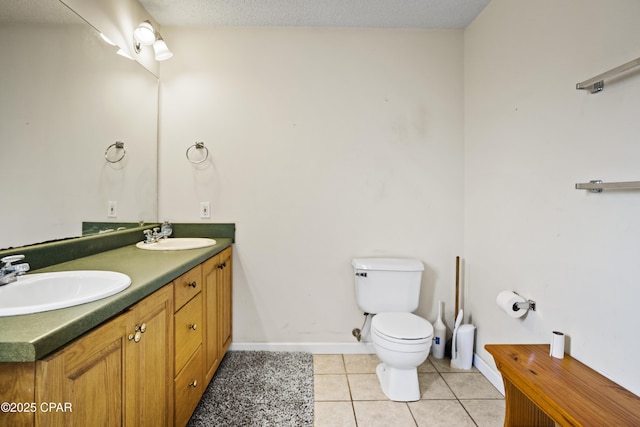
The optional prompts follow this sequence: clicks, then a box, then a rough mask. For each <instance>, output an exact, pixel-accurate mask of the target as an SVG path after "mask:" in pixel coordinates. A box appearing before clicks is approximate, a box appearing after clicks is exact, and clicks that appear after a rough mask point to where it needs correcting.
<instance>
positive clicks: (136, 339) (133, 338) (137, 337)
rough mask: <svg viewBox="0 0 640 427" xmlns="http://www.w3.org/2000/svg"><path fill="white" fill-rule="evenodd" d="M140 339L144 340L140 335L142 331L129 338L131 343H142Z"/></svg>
mask: <svg viewBox="0 0 640 427" xmlns="http://www.w3.org/2000/svg"><path fill="white" fill-rule="evenodd" d="M140 338H142V334H140V331H136V333H135V334H129V336H128V337H127V339H128V340H129V341H134V342H140Z"/></svg>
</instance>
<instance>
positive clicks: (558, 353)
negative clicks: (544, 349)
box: [549, 331, 564, 359]
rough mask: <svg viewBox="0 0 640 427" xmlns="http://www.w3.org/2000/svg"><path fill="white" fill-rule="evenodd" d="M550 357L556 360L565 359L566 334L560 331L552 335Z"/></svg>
mask: <svg viewBox="0 0 640 427" xmlns="http://www.w3.org/2000/svg"><path fill="white" fill-rule="evenodd" d="M549 356H551V357H555V358H556V359H564V334H563V333H562V332H560V331H553V333H552V334H551V348H550V349H549Z"/></svg>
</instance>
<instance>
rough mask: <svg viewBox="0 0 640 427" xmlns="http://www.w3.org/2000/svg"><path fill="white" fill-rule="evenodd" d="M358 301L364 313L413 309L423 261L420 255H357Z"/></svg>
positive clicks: (354, 263) (353, 262) (416, 298)
mask: <svg viewBox="0 0 640 427" xmlns="http://www.w3.org/2000/svg"><path fill="white" fill-rule="evenodd" d="M351 265H352V266H353V269H354V273H355V276H354V278H355V288H356V302H357V303H358V306H359V307H360V309H361V310H362V311H363V312H365V313H384V312H388V311H402V312H409V313H410V312H413V311H415V310H416V309H417V308H418V302H419V300H420V282H421V280H422V272H423V271H424V265H423V264H422V261H420V260H419V259H406V258H355V259H354V260H353V261H352V262H351Z"/></svg>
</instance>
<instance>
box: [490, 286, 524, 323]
mask: <svg viewBox="0 0 640 427" xmlns="http://www.w3.org/2000/svg"><path fill="white" fill-rule="evenodd" d="M518 302H527V300H526V299H524V298H522V297H521V296H520V295H518V294H516V293H514V292H512V291H502V292H500V293H499V294H498V297H497V298H496V303H497V304H498V307H500V308H501V309H502V311H504V312H505V313H507V314H508V315H509V316H511V317H513V318H518V317H522V316H524V315H525V313H526V312H527V310H525V309H522V308H521V309H519V310H514V307H513V305H514V304H515V303H518Z"/></svg>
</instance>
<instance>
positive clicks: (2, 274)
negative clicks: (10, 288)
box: [0, 255, 30, 286]
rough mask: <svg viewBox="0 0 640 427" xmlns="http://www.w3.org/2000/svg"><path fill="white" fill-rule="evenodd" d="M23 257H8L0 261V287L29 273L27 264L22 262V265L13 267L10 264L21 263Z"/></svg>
mask: <svg viewBox="0 0 640 427" xmlns="http://www.w3.org/2000/svg"><path fill="white" fill-rule="evenodd" d="M23 259H24V255H10V256H6V257H4V258H2V259H0V262H2V264H3V265H2V267H0V286H3V285H6V284H8V283H11V282H15V281H16V280H18V276H21V275H23V274H24V273H26V272H27V271H29V268H30V267H29V264H27V263H26V262H23V263H22V264H16V265H13V264H12V263H14V262H18V261H22V260H23Z"/></svg>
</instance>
